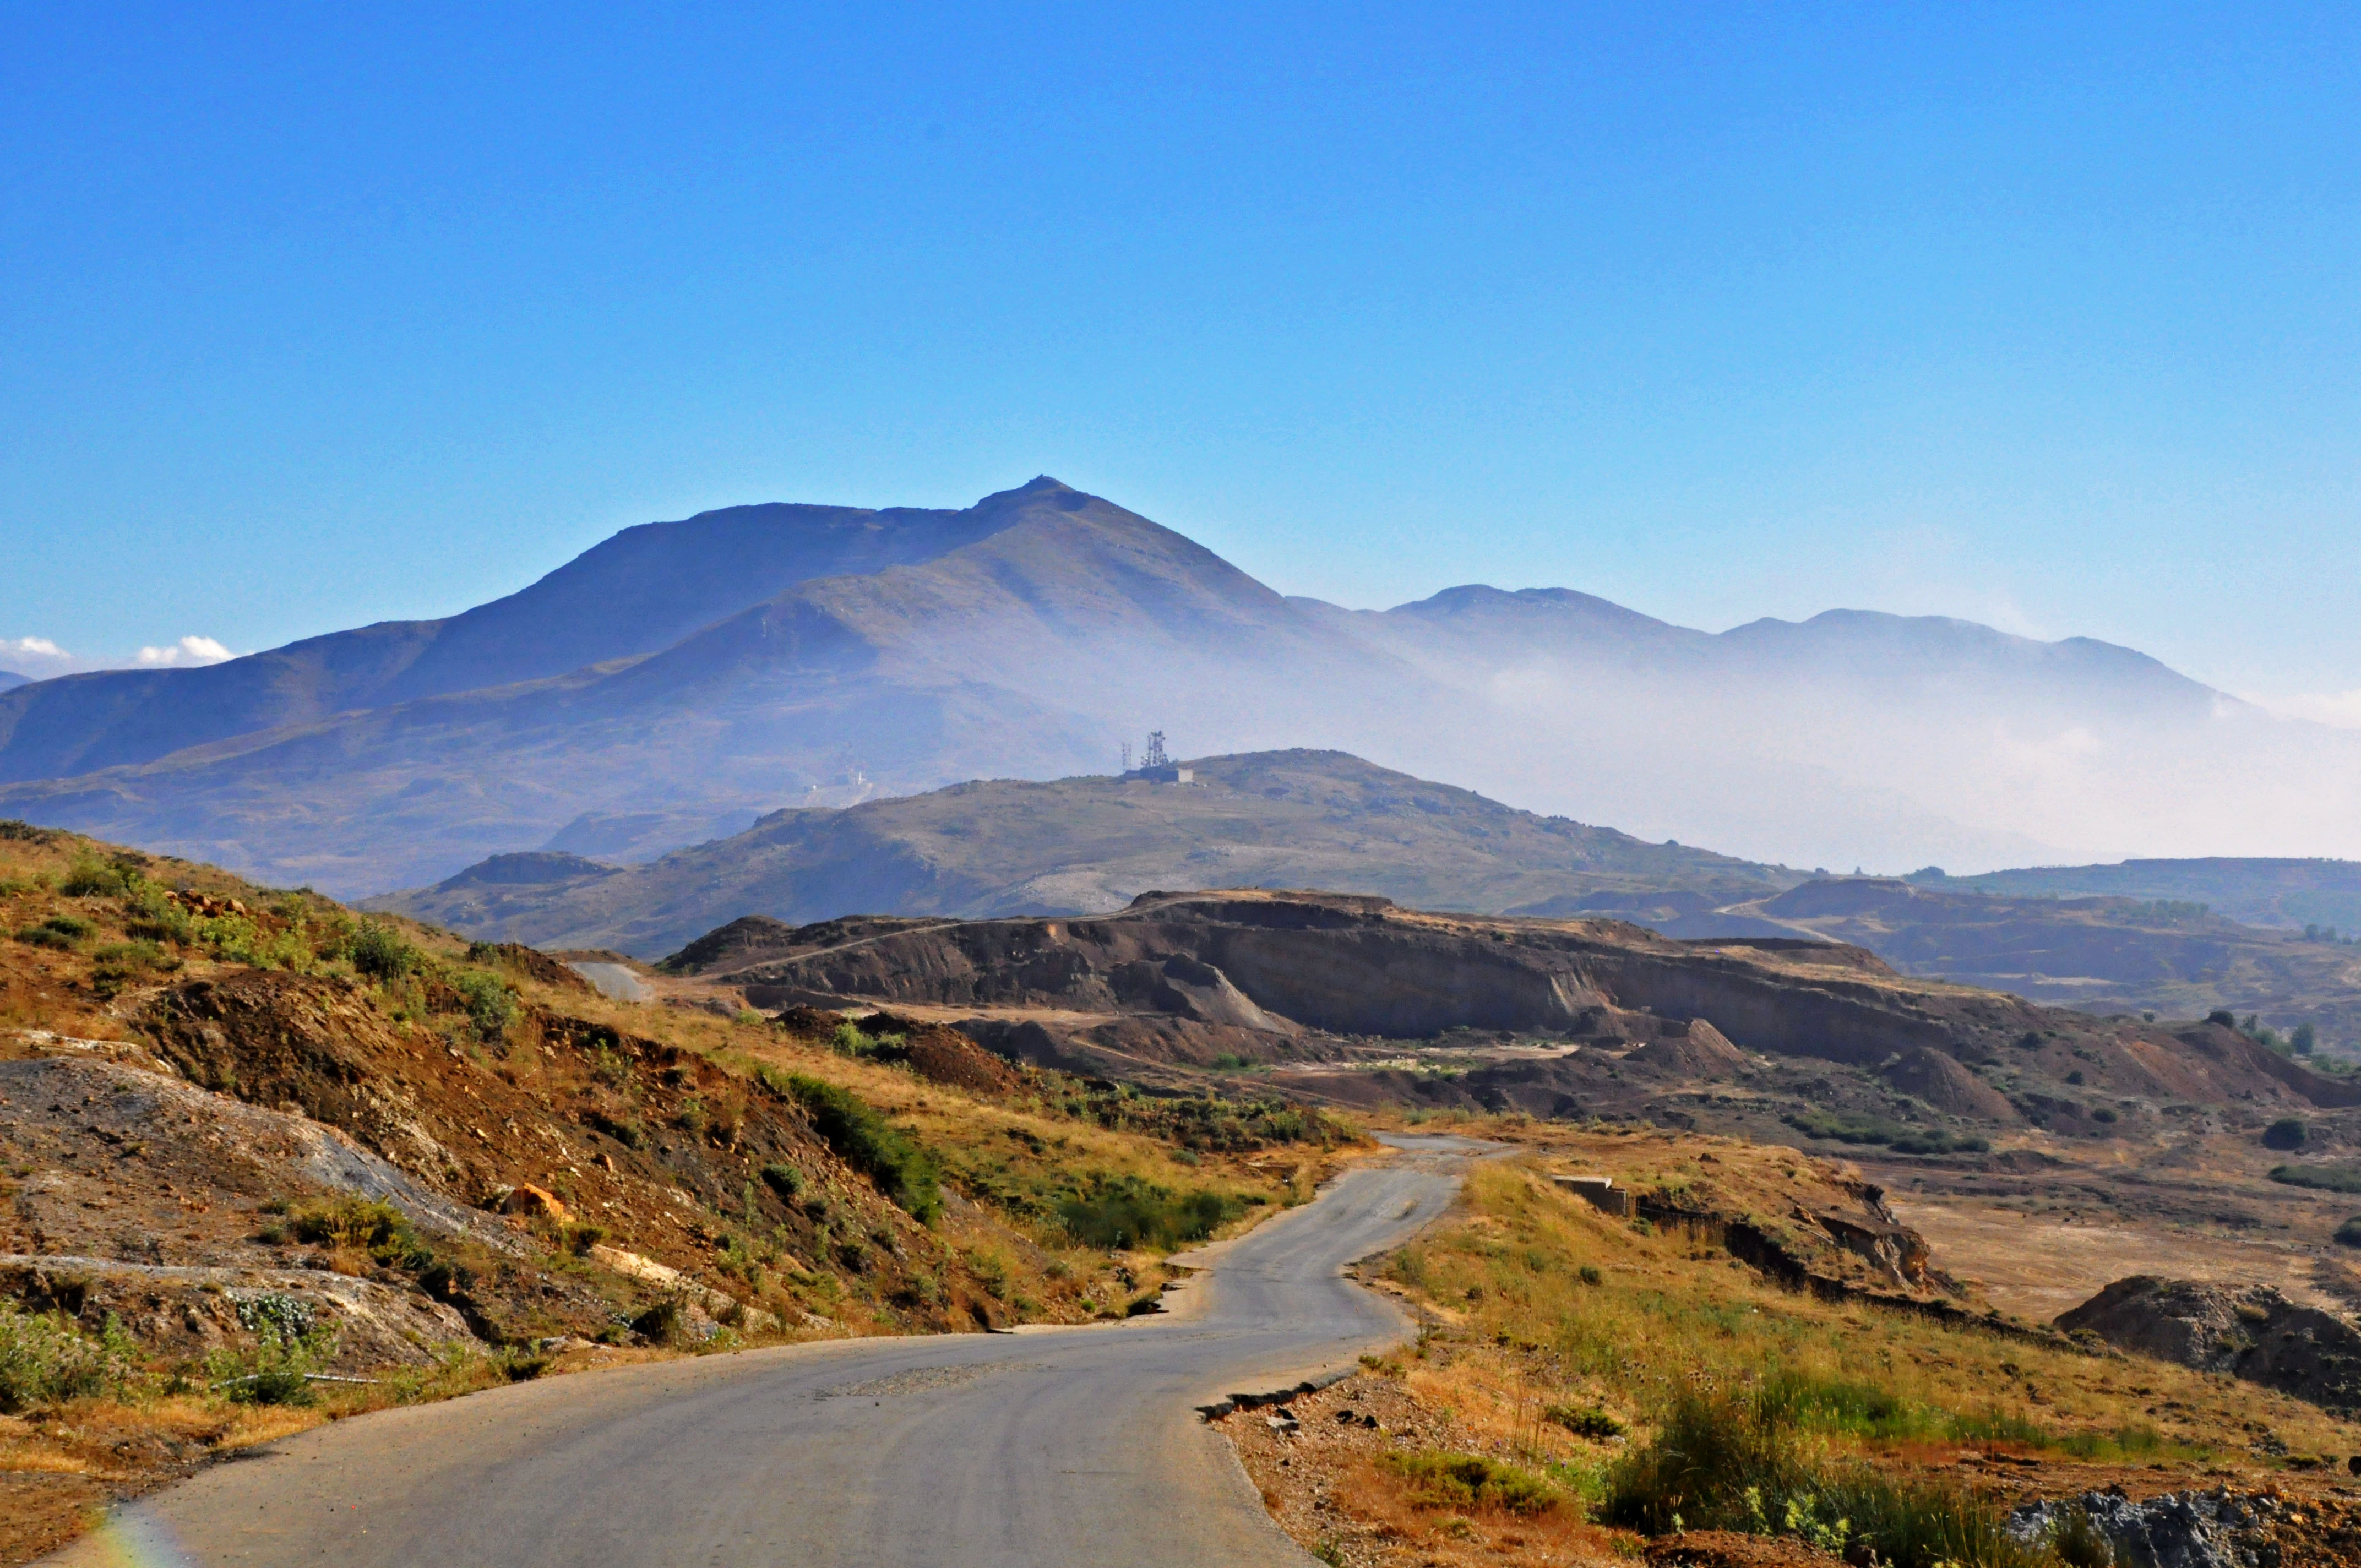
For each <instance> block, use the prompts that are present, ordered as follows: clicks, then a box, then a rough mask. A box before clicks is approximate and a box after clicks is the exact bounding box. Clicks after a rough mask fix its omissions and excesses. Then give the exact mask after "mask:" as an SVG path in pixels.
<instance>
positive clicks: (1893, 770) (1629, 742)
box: [0, 477, 2361, 896]
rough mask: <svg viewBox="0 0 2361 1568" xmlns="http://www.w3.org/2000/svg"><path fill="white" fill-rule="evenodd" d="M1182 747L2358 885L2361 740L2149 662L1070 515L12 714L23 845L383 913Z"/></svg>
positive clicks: (521, 612) (1821, 856) (1584, 813)
mask: <svg viewBox="0 0 2361 1568" xmlns="http://www.w3.org/2000/svg"><path fill="white" fill-rule="evenodd" d="M1149 728H1158V729H1163V730H1165V731H1166V732H1168V733H1170V734H1171V735H1172V736H1173V737H1174V738H1175V740H1176V741H1178V742H1179V743H1180V744H1183V745H1185V746H1186V748H1187V749H1188V750H1189V751H1191V753H1192V754H1218V753H1224V752H1239V751H1263V750H1275V749H1288V748H1298V747H1310V748H1314V749H1334V750H1341V751H1351V752H1353V753H1355V754H1356V755H1359V756H1362V757H1365V758H1367V759H1368V760H1370V761H1372V762H1378V763H1379V764H1380V765H1383V766H1387V767H1391V768H1395V769H1398V770H1400V771H1402V772H1406V773H1413V774H1417V775H1420V776H1423V777H1429V778H1435V779H1442V780H1447V781H1449V782H1451V783H1453V784H1458V785H1461V786H1462V787H1466V788H1469V789H1473V790H1477V791H1480V792H1482V793H1484V794H1485V795H1488V796H1489V797H1492V798H1495V799H1500V800H1506V801H1510V802H1513V803H1514V804H1516V805H1518V806H1522V807H1525V808H1528V809H1532V810H1535V811H1539V812H1542V813H1543V814H1548V815H1562V816H1567V817H1573V818H1575V819H1576V820H1578V821H1581V822H1585V823H1596V824H1603V825H1609V826H1611V827H1613V828H1618V829H1620V830H1622V831H1624V832H1628V833H1631V834H1634V835H1637V836H1638V837H1640V838H1642V839H1677V840H1678V841H1680V842H1682V843H1689V842H1696V843H1700V844H1704V845H1708V846H1709V847H1711V848H1712V849H1714V850H1718V851H1720V852H1723V853H1727V854H1732V855H1741V856H1744V857H1747V858H1749V859H1752V860H1757V861H1771V862H1784V863H1786V864H1791V865H1795V866H1802V867H1828V868H1833V869H1836V870H1841V871H1849V870H1851V869H1853V868H1854V867H1856V866H1868V867H1873V868H1876V869H1880V870H1883V871H1887V872H1900V871H1905V870H1908V869H1911V868H1914V867H1917V866H1923V865H1927V864H1930V863H1931V864H1938V865H1941V866H1944V867H1946V868H1948V869H1949V870H1951V871H1953V872H1982V871H1987V870H1992V869H1995V868H1998V867H2003V866H2010V865H2023V864H2027V863H2034V862H2042V861H2048V862H2057V861H2086V860H2100V859H2110V858H2116V857H2120V856H2124V855H2129V854H2139V855H2146V856H2172V855H2196V854H2231V855H2272V854H2279V855H2286V854H2297V853H2303V854H2345V855H2348V856H2349V855H2356V854H2361V797H2357V796H2356V790H2361V784H2356V779H2361V732H2353V731H2345V730H2338V729H2329V728H2326V727H2323V726H2320V725H2315V724H2312V723H2308V722H2304V721H2301V720H2293V719H2284V718H2274V717H2272V716H2271V715H2269V714H2268V713H2266V712H2264V711H2262V710H2260V709H2258V708H2256V707H2251V706H2249V705H2246V704H2245V703H2241V702H2239V701H2237V700H2235V699H2234V698H2232V697H2229V696H2225V695H2224V694H2223V693H2220V692H2217V691H2213V690H2211V689H2209V688H2207V687H2205V686H2203V685H2200V684H2198V683H2197V682H2194V681H2191V680H2189V679H2187V678H2186V677H2184V676H2181V675H2180V674H2175V673H2174V672H2173V671H2171V670H2169V669H2167V668H2166V667H2164V666H2163V665H2161V664H2159V663H2157V662H2156V661H2154V660H2152V659H2149V658H2147V657H2145V656H2143V655H2141V654H2139V653H2137V652H2134V651H2132V650H2128V649H2124V648H2118V647H2113V646H2110V645H2107V644H2105V643H2101V642H2095V641H2089V640H2086V639H2070V640H2067V641H2060V642H2039V641H2031V640H2028V639H2025V638H2021V637H2014V636H2009V635H2006V634H2004V633H2001V632H1998V631H1995V630H1991V629H1990V628H1987V627H1982V626H1977V625H1973V624H1971V623H1968V622H1964V621H1958V620H1939V619H1928V618H1904V617H1895V616H1889V615H1881V614H1876V613H1872V612H1868V611H1851V610H1845V611H1834V610H1832V611H1829V612H1828V613H1826V614H1823V615H1820V616H1817V617H1815V618H1814V619H1812V620H1808V621H1806V622H1803V623H1801V624H1794V623H1788V622H1783V621H1776V620H1759V621H1755V622H1752V623H1750V624H1748V625H1744V626H1741V627H1739V628H1736V629H1735V630H1730V631H1727V632H1723V633H1720V634H1719V635H1714V634H1708V633H1705V632H1700V631H1694V630H1686V629H1683V628H1680V627H1675V626H1671V625H1667V624H1665V623H1664V622H1661V621H1657V620H1651V619H1649V618H1648V617H1645V616H1642V615H1639V614H1636V613H1633V612H1631V611H1629V610H1625V609H1620V608H1619V607H1617V606H1615V605H1612V604H1609V603H1607V602H1605V601H1603V600H1599V599H1597V598H1590V597H1588V596H1586V595H1584V594H1581V593H1579V592H1576V591H1574V590H1571V589H1548V590H1541V589H1526V590H1520V591H1516V592H1506V591H1501V590H1497V589H1492V588H1487V587H1462V588H1453V589H1448V590H1446V591H1444V592H1441V593H1438V594H1436V595H1434V596H1433V597H1432V598H1426V599H1422V600H1420V601H1417V602H1415V603H1412V604H1407V605H1403V606H1400V607H1398V608H1397V609H1391V610H1387V611H1384V612H1377V611H1348V610H1343V609H1337V608H1336V607H1334V606H1332V605H1328V604H1324V603H1321V602H1319V601H1315V600H1307V599H1301V598H1285V597H1283V596H1281V595H1280V594H1279V593H1277V592H1275V591H1273V590H1272V589H1270V588H1268V587H1265V586H1264V585H1262V584H1260V583H1258V582H1256V581H1255V580H1254V579H1252V578H1251V577H1248V576H1246V575H1245V574H1244V573H1242V572H1239V571H1238V570H1236V569H1235V567H1233V566H1231V565H1228V564H1227V563H1225V562H1224V561H1222V560H1221V559H1219V558H1218V557H1216V556H1214V555H1213V554H1211V553H1209V552H1208V551H1206V550H1204V549H1202V547H1200V546H1198V545H1196V544H1193V543H1191V542H1190V541H1189V540H1187V539H1185V538H1183V537H1182V536H1180V535H1179V534H1177V533H1174V532H1171V531H1170V530H1168V529H1164V528H1160V527H1159V526H1157V525H1156V524H1155V523H1153V522H1151V521H1148V520H1147V519H1145V518H1142V517H1139V516H1137V514H1135V513H1132V512H1129V511H1126V510H1124V509H1123V508H1121V507H1120V506H1118V505H1116V504H1115V503H1113V502H1111V501H1108V500H1104V499H1099V498H1096V497H1092V496H1088V495H1084V494H1082V493H1081V492H1079V491H1076V490H1073V489H1071V488H1067V487H1066V486H1063V485H1061V484H1060V483H1058V482H1057V481H1056V480H1054V479H1049V478H1046V477H1045V478H1041V479H1037V480H1035V481H1034V482H1032V483H1031V484H1029V485H1026V486H1023V487H1020V488H1016V489H1014V490H1008V491H1004V492H1001V493H999V494H996V495H994V496H990V497H987V498H985V499H983V500H982V501H980V502H979V503H977V504H976V505H975V506H974V507H972V508H970V509H967V510H963V511H956V512H947V511H928V510H885V511H866V510H858V509H849V508H829V507H810V506H785V505H778V506H750V507H739V508H732V509H729V510H723V511H719V512H709V513H704V514H700V515H699V516H698V517H696V518H692V519H690V520H687V521H682V522H675V523H661V524H650V525H647V526H645V527H642V528H635V529H631V530H627V531H625V532H622V533H620V534H618V535H616V536H615V537H614V538H612V539H610V540H609V541H608V542H607V543H604V544H601V545H599V546H598V547H597V548H596V549H593V550H591V551H589V552H587V553H586V554H583V555H582V556H581V557H579V558H578V559H577V560H575V561H573V562H570V563H568V564H566V565H564V566H562V567H560V568H558V569H557V570H556V571H554V572H552V573H551V574H550V575H549V576H546V577H544V578H543V579H542V580H540V581H539V582H537V583H535V584H533V586H531V587H527V588H525V589H523V590H521V591H520V592H518V593H516V594H513V595H511V596H510V597H508V598H503V599H500V600H497V601H494V602H492V603H490V604H488V605H484V606H481V607H478V608H477V609H472V610H469V611H467V612H466V613H465V614H462V615H459V616H456V617H453V618H450V619H448V620H439V621H420V622H389V623H382V624H379V625H376V626H371V627H365V628H361V629H357V630H353V631H348V632H340V633H335V634H332V635H329V636H324V637H317V638H313V639H309V640H307V641H302V642H298V643H293V644H290V645H289V646H287V647H285V648H280V649H276V650H272V651H269V652H263V653H258V654H253V655H249V656H247V657H245V658H240V659H234V660H231V661H228V662H226V663H219V664H215V665H212V666H209V667H205V668H199V669H168V670H146V671H126V672H105V673H94V674H81V675H71V676H66V677H62V678H59V679H55V680H49V681H43V682H38V683H34V684H31V685H24V686H20V687H17V688H16V689H14V690H10V691H7V692H5V693H0V779H5V781H7V782H5V784H0V811H6V812H9V813H12V814H16V815H20V816H23V817H27V819H30V820H36V821H40V822H45V823H52V824H56V825H60V826H67V827H72V828H79V829H82V830H86V831H90V832H93V833H98V834H101V835H104V836H109V837H115V838H118V839H127V840H132V841H137V842H140V843H145V844H151V845H154V846H157V847H159V848H169V849H170V850H174V851H175V852H179V853H184V854H188V855H191V856H192V857H200V858H204V859H208V860H214V861H220V862H222V863H224V864H227V865H232V866H236V867H237V868H239V869H240V870H242V871H245V872H250V873H252V874H255V875H258V876H262V877H265V878H267V879H268V880H270V881H273V882H277V883H304V884H308V885H313V886H316V887H320V888H322V889H324V890H327V891H332V892H335V893H337V894H344V895H347V896H357V895H361V894H376V893H381V892H385V891H388V890H390V889H392V888H398V887H407V886H417V885H422V884H424V883H432V882H434V881H439V880H440V879H442V878H444V877H445V876H448V875H450V874H452V873H454V872H457V871H458V870H460V869H461V868H462V867H464V866H466V865H467V864H469V863H470V862H472V861H476V860H478V859H481V858H483V857H484V856H486V855H488V854H493V853H500V852H512V851H520V850H558V851H565V852H573V853H581V854H585V855H589V856H593V857H606V858H610V859H627V860H640V859H647V858H650V857H653V856H654V855H656V854H659V853H662V852H663V851H664V850H671V849H675V848H678V847H680V846H683V845H686V844H690V843H695V842H697V841H700V840H703V839H712V838H718V837H726V836H727V835H729V834H730V833H732V832H735V831H738V830H740V829H742V828H745V827H746V825H747V824H748V823H749V822H751V821H752V819H753V818H754V817H757V816H758V815H763V814H766V813H768V812H771V811H774V810H776V809H778V808H780V807H782V806H794V805H796V804H798V803H814V804H821V803H828V804H838V803H841V802H842V801H843V800H845V799H847V798H851V797H857V796H860V795H872V794H876V795H907V794H914V793H918V792H922V791H925V790H928V789H932V788H936V787H939V786H941V785H945V784H953V783H958V782H961V781H963V780H969V779H978V778H1033V779H1050V778H1057V777H1062V776H1069V775H1076V774H1088V773H1103V772H1112V771H1114V768H1115V751H1116V746H1117V743H1118V741H1119V740H1125V739H1126V738H1131V737H1136V736H1137V735H1139V734H1141V733H1143V732H1144V731H1145V730H1146V729H1149Z"/></svg>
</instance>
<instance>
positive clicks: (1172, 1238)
mask: <svg viewBox="0 0 2361 1568" xmlns="http://www.w3.org/2000/svg"><path fill="white" fill-rule="evenodd" d="M1245 1212H1246V1205H1245V1204H1244V1203H1243V1202H1242V1201H1239V1200H1238V1199H1237V1198H1235V1197H1233V1196H1231V1195H1230V1194H1228V1193H1223V1192H1215V1191H1213V1190H1211V1189H1208V1188H1199V1189H1197V1190H1194V1191H1191V1192H1176V1191H1174V1190H1172V1189H1170V1188H1169V1187H1160V1186H1158V1185H1157V1184H1156V1183H1154V1182H1152V1181H1146V1180H1143V1179H1140V1178H1138V1177H1137V1176H1114V1177H1110V1176H1099V1177H1094V1178H1093V1179H1092V1182H1091V1187H1090V1190H1089V1191H1087V1192H1086V1193H1084V1194H1082V1195H1081V1196H1079V1197H1076V1198H1071V1199H1069V1200H1068V1201H1065V1202H1063V1203H1060V1205H1059V1206H1058V1217H1059V1218H1060V1219H1061V1220H1063V1221H1064V1222H1065V1223H1066V1229H1067V1230H1068V1231H1069V1232H1071V1234H1072V1235H1073V1237H1074V1239H1075V1240H1076V1241H1079V1242H1081V1243H1082V1244H1083V1245H1086V1246H1097V1247H1160V1248H1163V1249H1166V1250H1168V1251H1169V1250H1170V1249H1171V1248H1173V1247H1177V1246H1183V1245H1187V1244H1188V1243H1190V1242H1194V1241H1202V1240H1203V1239H1204V1238H1205V1237H1207V1236H1209V1235H1211V1234H1213V1232H1214V1231H1215V1230H1217V1229H1219V1228H1220V1227H1221V1226H1222V1225H1224V1224H1225V1223H1228V1222H1229V1221H1231V1220H1235V1219H1236V1218H1237V1217H1238V1216H1239V1215H1241V1214H1243V1213H1245Z"/></svg>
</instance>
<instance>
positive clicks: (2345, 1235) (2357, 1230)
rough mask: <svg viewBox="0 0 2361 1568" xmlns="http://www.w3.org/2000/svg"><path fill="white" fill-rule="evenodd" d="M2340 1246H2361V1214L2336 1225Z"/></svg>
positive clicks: (2337, 1239) (2337, 1240)
mask: <svg viewBox="0 0 2361 1568" xmlns="http://www.w3.org/2000/svg"><path fill="white" fill-rule="evenodd" d="M2336 1242H2337V1245H2339V1246H2361V1214H2356V1215H2354V1216H2353V1217H2352V1218H2351V1219H2349V1220H2347V1221H2345V1223H2343V1224H2341V1225H2339V1226H2337V1227H2336Z"/></svg>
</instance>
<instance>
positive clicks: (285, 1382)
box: [205, 1324, 336, 1405]
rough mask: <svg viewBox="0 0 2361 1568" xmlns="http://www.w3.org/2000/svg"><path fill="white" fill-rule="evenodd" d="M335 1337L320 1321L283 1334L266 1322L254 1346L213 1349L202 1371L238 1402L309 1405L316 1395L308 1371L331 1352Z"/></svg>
mask: <svg viewBox="0 0 2361 1568" xmlns="http://www.w3.org/2000/svg"><path fill="white" fill-rule="evenodd" d="M335 1343H336V1336H335V1332H334V1331H332V1330H330V1329H327V1328H325V1327H321V1328H314V1329H313V1330H312V1331H310V1332H307V1333H302V1334H286V1333H281V1332H280V1331H279V1330H277V1329H276V1328H273V1327H271V1326H269V1325H268V1324H265V1325H264V1326H263V1327H262V1328H261V1329H259V1330H258V1331H257V1332H256V1334H255V1346H254V1349H252V1350H251V1351H246V1352H238V1351H235V1350H227V1349H224V1350H217V1351H215V1352H214V1353H213V1354H211V1355H209V1356H207V1357H206V1358H205V1373H206V1376H207V1378H208V1379H209V1380H210V1382H211V1383H212V1386H213V1387H214V1388H215V1389H217V1390H218V1391H219V1392H220V1393H221V1394H222V1395H223V1396H224V1397H225V1398H229V1399H231V1400H233V1401H235V1402H236V1403H238V1404H241V1405H308V1404H311V1403H312V1402H313V1400H315V1399H316V1398H319V1396H318V1395H317V1394H316V1393H314V1392H313V1388H312V1374H313V1373H314V1372H316V1371H318V1370H319V1369H320V1368H321V1367H322V1366H324V1365H327V1363H328V1360H329V1358H330V1357H332V1356H333V1355H335Z"/></svg>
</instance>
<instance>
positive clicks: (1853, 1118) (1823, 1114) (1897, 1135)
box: [1785, 1111, 1992, 1154]
mask: <svg viewBox="0 0 2361 1568" xmlns="http://www.w3.org/2000/svg"><path fill="white" fill-rule="evenodd" d="M1785 1121H1786V1123H1787V1124H1788V1125H1789V1126H1791V1127H1793V1128H1795V1130H1796V1131H1797V1132H1799V1133H1801V1134H1803V1135H1805V1136H1806V1137H1807V1138H1823V1139H1827V1140H1828V1141H1830V1142H1833V1143H1839V1144H1856V1145H1858V1144H1883V1145H1884V1146H1887V1147H1889V1148H1891V1149H1892V1150H1894V1153H1896V1154H1982V1153H1984V1152H1985V1151H1987V1150H1989V1149H1990V1148H1991V1147H1992V1144H1991V1142H1990V1140H1988V1139H1985V1138H1981V1137H1977V1136H1975V1135H1973V1134H1965V1135H1953V1134H1950V1133H1945V1132H1942V1131H1939V1130H1938V1129H1936V1128H1932V1127H1913V1126H1909V1125H1907V1124H1904V1123H1900V1122H1889V1121H1887V1120H1885V1119H1884V1118H1883V1117H1882V1116H1864V1115H1859V1114H1856V1113H1837V1112H1828V1111H1798V1112H1795V1113H1792V1114H1790V1115H1789V1116H1787V1117H1786V1118H1785Z"/></svg>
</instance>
